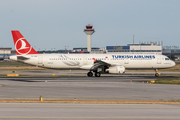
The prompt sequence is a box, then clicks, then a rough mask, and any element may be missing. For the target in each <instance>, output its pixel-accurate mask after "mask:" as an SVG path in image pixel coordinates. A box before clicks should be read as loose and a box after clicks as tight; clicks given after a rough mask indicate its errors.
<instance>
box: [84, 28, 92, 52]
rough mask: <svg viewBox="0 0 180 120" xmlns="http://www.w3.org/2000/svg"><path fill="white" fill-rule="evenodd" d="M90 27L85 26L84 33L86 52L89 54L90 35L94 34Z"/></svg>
mask: <svg viewBox="0 0 180 120" xmlns="http://www.w3.org/2000/svg"><path fill="white" fill-rule="evenodd" d="M92 27H93V26H92V25H86V29H84V32H85V33H86V34H87V51H88V52H91V35H92V34H93V33H94V32H95V31H94V29H92Z"/></svg>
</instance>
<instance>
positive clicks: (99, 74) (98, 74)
mask: <svg viewBox="0 0 180 120" xmlns="http://www.w3.org/2000/svg"><path fill="white" fill-rule="evenodd" d="M87 76H88V77H92V76H93V73H92V72H91V71H90V72H88V73H87ZM95 76H96V77H100V76H101V73H100V72H95Z"/></svg>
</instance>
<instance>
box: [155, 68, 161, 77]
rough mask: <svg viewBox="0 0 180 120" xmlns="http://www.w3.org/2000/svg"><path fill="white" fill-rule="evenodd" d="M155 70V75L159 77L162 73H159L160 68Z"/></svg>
mask: <svg viewBox="0 0 180 120" xmlns="http://www.w3.org/2000/svg"><path fill="white" fill-rule="evenodd" d="M154 71H155V77H159V75H160V73H158V69H154Z"/></svg>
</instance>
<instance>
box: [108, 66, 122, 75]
mask: <svg viewBox="0 0 180 120" xmlns="http://www.w3.org/2000/svg"><path fill="white" fill-rule="evenodd" d="M106 72H108V73H116V74H123V73H125V67H124V66H121V65H116V66H110V67H109V68H108V69H106Z"/></svg>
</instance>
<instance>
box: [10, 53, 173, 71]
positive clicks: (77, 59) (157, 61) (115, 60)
mask: <svg viewBox="0 0 180 120" xmlns="http://www.w3.org/2000/svg"><path fill="white" fill-rule="evenodd" d="M19 56H23V57H25V58H27V59H24V60H22V59H18V58H17V55H14V56H10V59H12V60H17V61H21V62H24V63H28V64H31V65H36V66H40V67H46V68H54V69H90V68H91V67H92V66H93V65H94V59H97V60H101V61H103V62H106V63H108V64H111V65H122V66H124V67H125V68H126V69H162V68H170V67H173V66H174V65H175V63H174V61H172V60H170V59H169V58H168V57H166V56H164V55H157V54H31V55H19ZM93 58H94V59H93Z"/></svg>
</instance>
